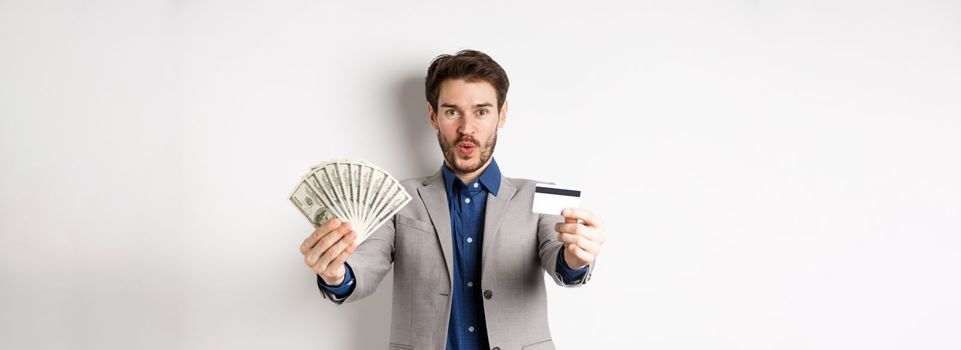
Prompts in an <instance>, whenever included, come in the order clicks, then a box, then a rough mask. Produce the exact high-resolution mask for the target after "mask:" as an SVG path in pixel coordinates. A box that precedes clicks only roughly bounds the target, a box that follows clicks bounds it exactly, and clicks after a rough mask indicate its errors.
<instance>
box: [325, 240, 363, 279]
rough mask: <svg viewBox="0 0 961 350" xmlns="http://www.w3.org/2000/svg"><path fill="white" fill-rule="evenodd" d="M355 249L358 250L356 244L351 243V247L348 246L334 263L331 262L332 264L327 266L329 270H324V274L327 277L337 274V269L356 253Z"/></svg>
mask: <svg viewBox="0 0 961 350" xmlns="http://www.w3.org/2000/svg"><path fill="white" fill-rule="evenodd" d="M355 249H357V245H356V244H354V243H351V244H350V245H349V246H347V248H345V249H344V251H343V252H340V255H338V256H337V258H336V259H334V261H331V262H330V264H328V265H327V269H326V270H324V272H325V273H326V274H327V275H334V272H336V269H337V267H338V266H340V265H343V264H344V263H345V262H347V258H349V257H350V255H351V254H353V253H354V250H355Z"/></svg>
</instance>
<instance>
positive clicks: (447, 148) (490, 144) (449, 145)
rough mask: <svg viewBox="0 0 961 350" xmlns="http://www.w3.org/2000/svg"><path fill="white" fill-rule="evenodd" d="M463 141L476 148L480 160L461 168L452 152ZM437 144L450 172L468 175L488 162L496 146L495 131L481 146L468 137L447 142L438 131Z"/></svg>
mask: <svg viewBox="0 0 961 350" xmlns="http://www.w3.org/2000/svg"><path fill="white" fill-rule="evenodd" d="M465 140H466V141H470V142H472V143H473V144H474V145H475V146H477V148H478V150H479V155H480V159H479V160H478V161H477V162H476V163H469V164H465V165H463V166H461V165H460V164H459V163H458V162H457V161H458V158H457V154H456V153H455V152H454V148H455V147H456V145H457V144H458V143H460V142H462V141H465ZM437 143H439V144H440V149H441V151H442V152H443V153H444V160H446V161H447V165H448V166H449V167H450V168H451V170H454V172H456V173H459V174H470V173H473V172H475V171H477V170H478V169H480V168H481V167H482V166H484V164H487V161H488V160H490V158H491V155H492V154H494V147H495V146H497V130H494V133H493V134H491V136H489V137H488V138H487V140H486V142H484V144H483V145H479V144H477V140H475V139H474V138H472V137H469V136H468V137H465V136H460V137H458V138H457V140H455V141H454V142H449V141H448V140H447V138H446V137H444V134H442V133H441V132H440V131H439V130H438V131H437Z"/></svg>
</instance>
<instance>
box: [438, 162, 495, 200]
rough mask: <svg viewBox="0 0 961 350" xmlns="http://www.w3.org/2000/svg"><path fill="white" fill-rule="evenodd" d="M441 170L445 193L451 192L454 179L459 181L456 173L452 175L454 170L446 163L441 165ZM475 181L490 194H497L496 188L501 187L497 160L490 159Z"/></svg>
mask: <svg viewBox="0 0 961 350" xmlns="http://www.w3.org/2000/svg"><path fill="white" fill-rule="evenodd" d="M441 170H442V171H443V172H444V183H445V184H446V185H447V193H451V191H453V188H454V181H460V179H459V178H457V175H454V171H452V170H450V168H448V167H447V163H444V165H443V166H441ZM476 181H477V182H480V184H481V186H484V188H486V189H487V190H488V191H490V193H491V194H493V195H494V196H495V197H496V196H497V190H499V189H500V187H501V169H500V167H498V166H497V160H494V159H491V163H490V164H489V165H488V166H487V169H484V172H483V173H481V175H480V176H479V177H477V180H476Z"/></svg>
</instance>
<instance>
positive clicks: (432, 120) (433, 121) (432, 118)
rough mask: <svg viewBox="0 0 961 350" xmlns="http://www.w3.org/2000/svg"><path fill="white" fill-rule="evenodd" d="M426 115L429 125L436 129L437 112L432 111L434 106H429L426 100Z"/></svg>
mask: <svg viewBox="0 0 961 350" xmlns="http://www.w3.org/2000/svg"><path fill="white" fill-rule="evenodd" d="M427 117H428V118H430V127H432V128H434V130H437V112H436V111H434V106H431V105H430V102H427Z"/></svg>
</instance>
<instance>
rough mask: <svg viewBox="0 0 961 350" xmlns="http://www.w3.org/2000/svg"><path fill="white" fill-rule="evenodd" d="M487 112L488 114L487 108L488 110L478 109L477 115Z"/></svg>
mask: <svg viewBox="0 0 961 350" xmlns="http://www.w3.org/2000/svg"><path fill="white" fill-rule="evenodd" d="M485 114H487V110H486V109H481V110H478V111H477V115H485Z"/></svg>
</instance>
